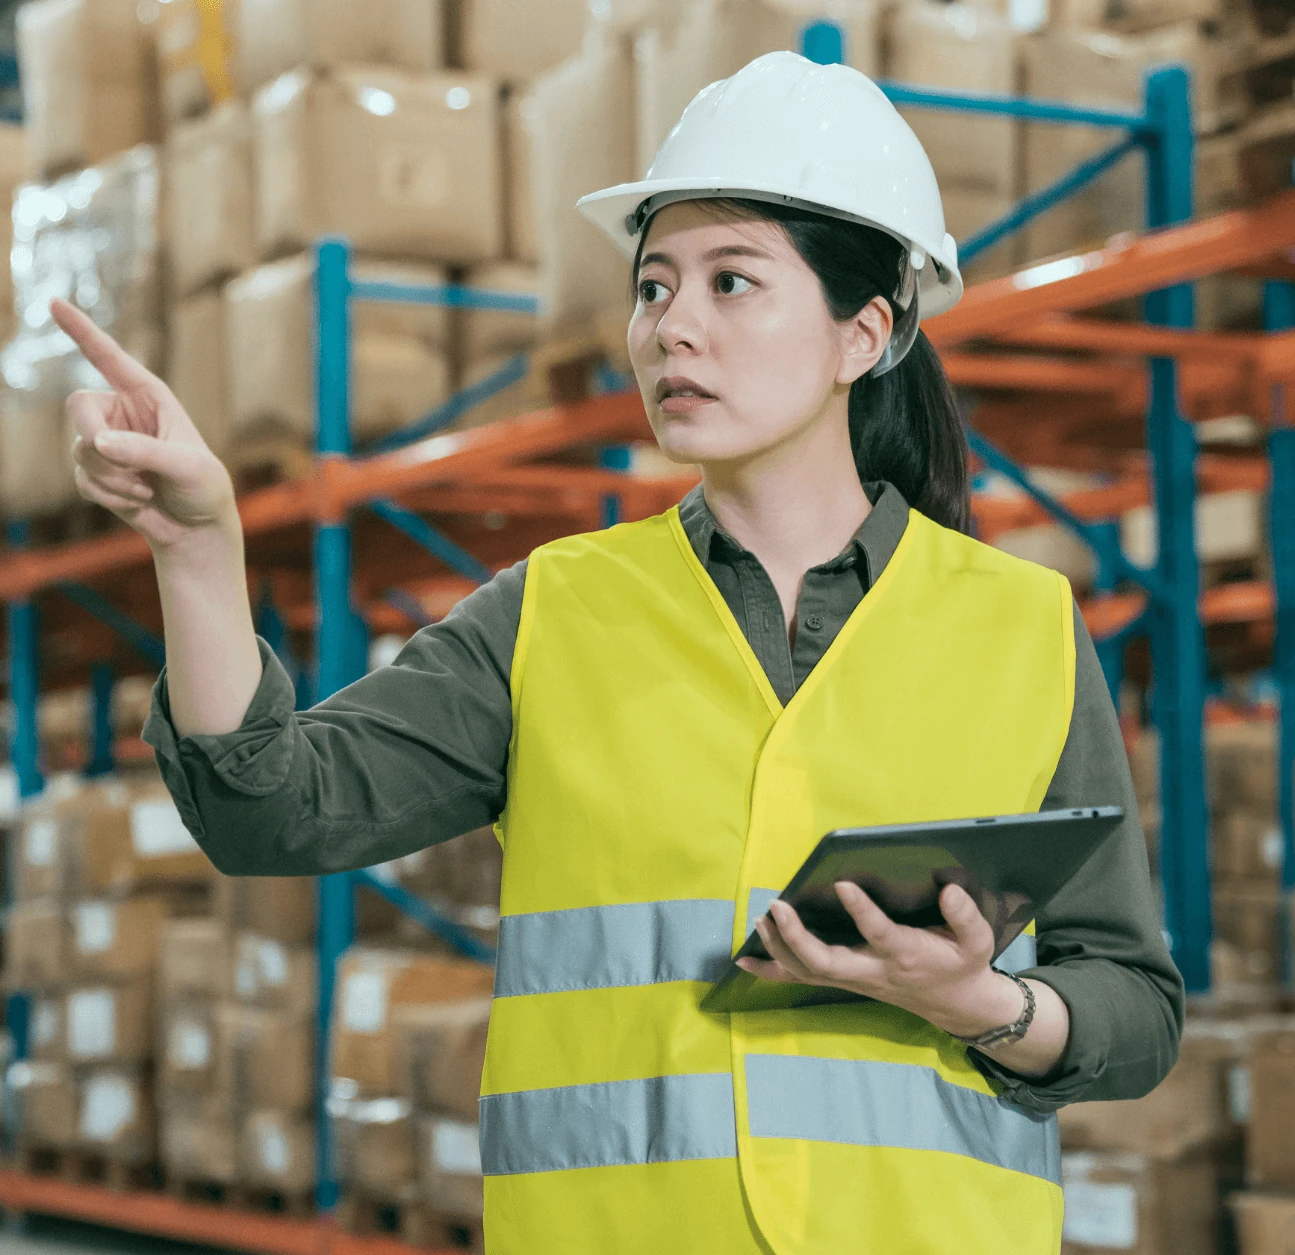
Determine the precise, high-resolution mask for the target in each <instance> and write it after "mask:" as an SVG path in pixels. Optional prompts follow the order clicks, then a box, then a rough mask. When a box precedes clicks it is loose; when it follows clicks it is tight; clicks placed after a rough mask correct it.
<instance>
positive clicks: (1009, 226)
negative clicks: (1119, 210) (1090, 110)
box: [958, 137, 1139, 266]
mask: <svg viewBox="0 0 1295 1255" xmlns="http://www.w3.org/2000/svg"><path fill="white" fill-rule="evenodd" d="M1138 143H1139V141H1138V140H1137V139H1135V138H1133V137H1129V138H1126V139H1122V140H1120V142H1119V143H1118V144H1113V145H1112V146H1111V147H1110V148H1107V149H1104V150H1103V151H1102V152H1100V153H1097V154H1096V155H1095V156H1092V157H1089V158H1088V160H1087V161H1082V162H1080V163H1079V165H1077V166H1076V167H1075V168H1074V169H1073V170H1070V171H1069V172H1068V173H1066V174H1063V175H1062V176H1061V178H1059V179H1057V181H1056V182H1055V183H1050V184H1049V185H1048V186H1047V187H1045V188H1041V189H1040V190H1039V191H1037V192H1035V193H1033V195H1030V196H1026V197H1025V198H1024V199H1022V200H1020V201H1018V202H1017V204H1015V205H1014V206H1013V207H1012V208H1011V209H1009V210H1008V211H1007V213H1005V214H1004V215H1003V216H1002V217H1001V218H998V219H997V220H995V221H994V222H991V223H990V224H989V225H988V226H985V227H981V229H980V230H979V231H977V232H976V233H975V234H974V235H972V236H969V237H968V238H967V239H966V240H963V241H962V242H961V243H959V245H958V264H959V265H961V266H965V265H966V264H967V263H968V262H970V261H971V260H972V259H973V258H975V257H977V256H979V255H980V254H981V253H983V252H985V251H986V249H990V248H993V247H994V245H995V244H997V243H998V242H999V240H1001V239H1002V238H1003V237H1004V236H1006V235H1010V234H1011V233H1012V232H1013V231H1019V230H1020V229H1021V227H1023V226H1024V225H1025V224H1026V223H1027V222H1030V221H1032V220H1033V219H1034V218H1037V217H1038V216H1039V215H1040V214H1041V213H1045V212H1046V211H1047V210H1049V209H1051V208H1052V207H1053V205H1056V204H1059V203H1060V202H1061V201H1063V200H1065V199H1066V198H1067V197H1068V196H1073V195H1074V194H1075V193H1076V192H1077V191H1079V189H1080V188H1082V187H1084V186H1086V185H1087V184H1089V183H1091V182H1092V181H1093V180H1094V179H1096V178H1098V177H1100V176H1101V175H1102V174H1104V173H1105V172H1106V171H1107V170H1109V169H1110V168H1111V166H1113V165H1115V164H1116V163H1117V162H1118V161H1120V160H1122V159H1123V158H1124V157H1125V156H1127V155H1128V154H1129V153H1130V152H1131V151H1132V150H1133V149H1134V148H1136V147H1137V146H1138Z"/></svg>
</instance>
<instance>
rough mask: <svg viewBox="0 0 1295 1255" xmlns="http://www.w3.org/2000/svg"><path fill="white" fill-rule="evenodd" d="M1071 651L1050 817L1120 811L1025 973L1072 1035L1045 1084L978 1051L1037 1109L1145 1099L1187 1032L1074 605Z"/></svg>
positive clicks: (1133, 814) (1049, 918)
mask: <svg viewBox="0 0 1295 1255" xmlns="http://www.w3.org/2000/svg"><path fill="white" fill-rule="evenodd" d="M1075 647H1076V648H1075V653H1076V661H1075V705H1074V713H1073V715H1072V717H1071V723H1070V732H1069V735H1068V737H1067V740H1066V745H1065V748H1064V750H1063V751H1062V754H1061V759H1060V761H1059V762H1058V764H1057V770H1056V772H1055V774H1054V776H1053V779H1052V784H1051V787H1050V788H1049V790H1048V794H1047V797H1046V798H1045V800H1044V803H1043V809H1045V810H1046V809H1053V808H1063V807H1072V806H1107V805H1110V806H1122V807H1123V808H1124V820H1123V822H1122V823H1121V824H1120V826H1119V828H1118V829H1117V830H1116V831H1115V832H1114V833H1113V834H1112V835H1111V837H1110V839H1109V840H1108V841H1106V843H1105V844H1104V845H1103V847H1102V848H1101V850H1100V851H1099V852H1098V853H1097V854H1095V855H1094V856H1093V858H1092V859H1090V860H1089V862H1088V863H1087V865H1086V866H1085V867H1084V868H1083V869H1082V870H1081V871H1080V872H1079V874H1078V875H1077V876H1075V877H1074V879H1073V880H1071V881H1070V883H1069V884H1068V885H1066V887H1065V888H1064V889H1063V890H1062V891H1061V893H1059V894H1058V895H1057V897H1056V898H1054V899H1053V901H1052V902H1051V903H1049V905H1048V906H1047V907H1046V908H1045V909H1044V910H1041V911H1040V912H1039V918H1038V920H1037V921H1036V926H1037V929H1038V961H1039V966H1038V967H1035V968H1031V969H1030V970H1028V971H1025V972H1021V973H1020V975H1022V976H1027V977H1029V978H1031V979H1032V980H1037V981H1040V982H1041V983H1043V984H1046V985H1050V986H1051V987H1052V988H1053V989H1055V990H1056V992H1057V993H1058V994H1059V995H1060V997H1061V999H1062V1001H1063V1002H1065V1004H1066V1007H1067V1009H1068V1010H1069V1012H1070V1039H1069V1042H1068V1043H1067V1046H1066V1050H1065V1054H1064V1055H1063V1056H1062V1059H1061V1062H1060V1063H1059V1064H1058V1066H1057V1068H1056V1069H1055V1070H1054V1071H1053V1072H1052V1073H1051V1074H1050V1075H1049V1076H1046V1077H1044V1078H1043V1079H1041V1080H1031V1079H1028V1078H1025V1077H1021V1076H1019V1075H1017V1074H1016V1073H1014V1072H1011V1071H1009V1070H1008V1069H1006V1068H1004V1067H1002V1066H1001V1065H1000V1064H998V1063H996V1062H995V1061H994V1060H992V1059H989V1058H987V1057H986V1056H984V1055H982V1054H979V1053H978V1052H975V1051H973V1052H972V1058H973V1059H974V1060H975V1062H976V1065H977V1066H978V1067H979V1068H980V1069H981V1070H982V1071H983V1072H985V1073H986V1074H987V1075H989V1076H991V1077H993V1078H994V1079H995V1080H997V1081H998V1082H999V1083H1000V1084H1001V1085H1002V1087H1003V1092H1004V1094H1005V1095H1006V1096H1007V1097H1008V1098H1010V1099H1012V1100H1013V1101H1014V1102H1016V1103H1018V1104H1020V1105H1021V1106H1023V1107H1026V1108H1028V1109H1030V1110H1032V1111H1039V1112H1050V1111H1055V1110H1056V1109H1057V1108H1058V1107H1062V1106H1065V1105H1066V1104H1067V1103H1072V1102H1081V1101H1085V1100H1087V1101H1093V1100H1097V1099H1114V1098H1139V1097H1141V1096H1142V1095H1143V1094H1146V1093H1148V1092H1149V1091H1150V1090H1152V1089H1154V1088H1155V1087H1156V1085H1158V1084H1159V1083H1160V1081H1161V1080H1163V1079H1164V1077H1165V1075H1166V1074H1167V1073H1168V1071H1169V1069H1170V1068H1171V1067H1172V1066H1173V1064H1174V1060H1175V1059H1176V1058H1177V1057H1178V1040H1179V1036H1180V1034H1181V1032H1182V1026H1183V1010H1184V996H1183V983H1182V978H1181V977H1180V976H1179V974H1178V969H1177V968H1176V967H1175V966H1174V963H1173V960H1172V959H1171V958H1170V957H1169V951H1168V948H1167V947H1166V945H1165V941H1164V936H1163V934H1162V932H1161V927H1160V912H1159V909H1158V906H1157V902H1156V897H1155V894H1154V892H1153V890H1152V885H1151V873H1150V868H1149V864H1148V860H1147V850H1146V842H1145V840H1144V838H1143V835H1142V826H1141V824H1140V822H1139V820H1138V806H1137V800H1136V798H1135V796H1134V791H1133V781H1132V778H1131V776H1130V773H1129V764H1128V757H1127V755H1126V754H1125V750H1124V742H1123V738H1122V736H1121V733H1120V726H1119V720H1118V718H1117V716H1116V713H1115V707H1114V705H1113V704H1112V702H1111V698H1110V693H1109V691H1108V690H1107V687H1106V683H1105V679H1104V677H1103V675H1102V670H1101V666H1100V664H1099V662H1098V659H1097V651H1096V650H1095V649H1094V647H1093V642H1092V638H1091V637H1090V636H1089V634H1088V630H1087V628H1086V627H1085V626H1084V622H1083V620H1082V618H1080V616H1079V613H1078V609H1076V611H1075Z"/></svg>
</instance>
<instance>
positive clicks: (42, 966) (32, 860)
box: [5, 779, 211, 1164]
mask: <svg viewBox="0 0 1295 1255" xmlns="http://www.w3.org/2000/svg"><path fill="white" fill-rule="evenodd" d="M12 865H13V869H14V880H15V884H14V896H15V904H14V906H13V907H12V908H11V910H10V912H9V917H8V921H7V926H6V965H5V978H6V984H7V985H8V987H9V988H11V989H17V990H22V991H24V992H30V993H31V994H32V996H33V1004H32V1033H31V1038H32V1041H31V1059H32V1065H31V1069H29V1070H28V1072H27V1073H24V1074H22V1077H21V1079H22V1080H23V1081H24V1089H25V1092H26V1093H27V1095H28V1098H29V1101H26V1103H25V1106H24V1109H23V1119H22V1125H21V1140H22V1144H23V1146H24V1148H26V1149H27V1150H31V1151H35V1150H55V1151H83V1152H88V1153H95V1154H98V1155H101V1156H102V1157H103V1158H104V1159H106V1160H109V1161H114V1162H118V1163H129V1164H141V1163H147V1162H151V1161H152V1158H153V1154H154V1138H155V1132H154V1120H153V1104H152V1089H153V1060H154V1053H153V1015H154V1006H155V1005H156V1002H155V999H156V980H155V976H156V961H157V955H158V953H159V941H160V937H161V935H162V933H163V930H164V929H165V927H166V926H167V923H168V921H170V920H173V919H176V918H181V917H186V916H190V915H193V914H195V913H199V912H201V911H203V910H205V909H206V898H207V892H208V885H209V883H210V877H211V865H210V863H208V861H207V859H206V857H205V856H204V855H203V854H202V853H201V851H199V849H198V848H197V846H196V844H195V843H194V841H193V838H192V837H191V836H190V835H189V833H188V832H187V831H186V829H185V828H184V826H183V824H182V823H181V821H180V818H179V815H178V813H177V812H176V810H175V807H174V805H173V804H172V802H171V800H170V798H169V797H168V796H167V795H166V793H165V791H164V789H163V788H162V786H161V782H160V781H158V780H156V779H149V780H147V781H146V782H143V783H138V784H131V785H128V784H125V783H123V782H121V781H117V780H114V781H109V782H106V783H96V784H94V785H87V786H85V787H83V788H81V789H79V790H78V791H76V792H75V793H74V794H72V795H71V796H68V797H66V798H64V799H62V800H58V801H54V800H50V801H45V802H38V803H34V804H32V805H31V806H29V807H27V808H26V809H25V810H24V812H23V813H22V816H21V818H20V821H19V823H18V825H17V827H16V829H15V842H14V851H13V859H12Z"/></svg>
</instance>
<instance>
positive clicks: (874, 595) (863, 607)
mask: <svg viewBox="0 0 1295 1255" xmlns="http://www.w3.org/2000/svg"><path fill="white" fill-rule="evenodd" d="M913 514H914V511H913V510H912V508H911V507H910V508H909V518H908V525H907V526H906V527H905V528H904V534H903V535H902V536H901V537H900V539H899V544H898V545H896V547H895V552H894V553H893V554H892V555H891V558H890V561H889V562H887V563H886V565H885V567H884V568H883V570H882V571H881V573H880V575H878V577H877V579H876V580H875V582H874V583H873V584H872V586H871V588H870V589H869V590H868V591H867V592H866V593H865V594H864V596H863V598H862V600H861V601H860V602H859V604H858V605H857V606H856V607H855V608H854V610H853V611H852V612H851V614H850V617H849V618H848V619H847V620H846V621H845V623H844V625H843V626H842V628H841V630H840V631H839V632H838V633H837V634H836V639H835V640H834V641H833V642H832V643H831V644H830V645H829V646H828V647H827V649H826V650H825V651H824V653H823V656H822V658H820V659H819V661H818V664H817V665H816V666H815V667H814V669H813V670H812V671H811V672H810V673H809V674H808V675H807V676H806V677H805V680H804V682H803V683H802V684H801V685H800V687H799V688H798V689H797V690H796V691H795V692H794V693H793V694H792V696H791V700H790V701H788V702H787V704H786V705H785V706H784V705H783V704H782V702H781V700H780V699H779V697H778V694H777V693H776V692H775V691H774V687H773V684H772V683H771V682H770V680H769V676H768V674H767V673H766V672H765V669H764V667H763V666H761V665H760V660H759V659H758V658H757V657H756V655H755V650H753V649H752V648H751V642H750V641H748V640H747V638H746V636H745V634H744V633H743V631H742V628H741V626H740V625H739V624H738V622H737V619H736V618H734V616H733V612H732V610H730V609H729V606H728V603H727V602H726V601H725V600H724V596H723V594H722V593H721V592H720V591H719V589H718V587H716V584H715V581H714V580H713V579H712V578H711V576H710V573H709V572H708V571H707V570H706V568H705V567H704V566H703V565H702V563H701V559H700V558H698V557H697V552H696V550H695V549H694V548H693V547H692V543H691V542H690V541H689V539H688V534H687V532H685V531H684V527H683V523H682V521H681V520H680V518H679V507H678V506H673V507H671V509H670V511H669V512H668V514H667V516H666V517H667V519H668V520H669V523H670V532H671V535H673V536H674V539H675V544H676V545H677V546H678V548H679V552H680V554H681V555H682V556H683V560H684V564H685V565H686V566H687V567H688V569H689V570H690V571H691V572H692V573H693V576H694V577H695V578H696V580H697V582H698V583H699V584H700V585H701V588H702V591H703V592H704V593H705V594H706V598H707V600H708V601H709V602H710V604H711V607H712V609H713V610H714V611H715V614H716V616H717V617H718V618H719V621H720V622H721V623H722V624H723V625H724V630H725V631H726V632H727V633H728V637H729V639H730V640H731V641H732V642H733V645H734V648H736V650H737V652H738V654H739V655H740V656H741V658H742V660H743V662H745V663H746V667H747V670H748V671H749V672H750V673H751V676H752V678H753V679H754V680H755V684H756V687H757V688H758V689H759V690H760V694H761V696H762V697H763V698H764V700H765V703H766V705H767V706H768V707H769V710H770V712H771V713H772V714H773V716H774V721H775V723H777V722H778V721H780V720H781V718H782V716H783V715H784V714H785V713H786V712H787V711H788V710H791V709H792V708H793V707H795V706H796V705H797V704H798V703H800V702H801V701H802V695H803V694H805V693H807V691H811V690H812V689H813V688H814V687H815V686H816V685H817V684H818V683H820V682H821V678H822V673H823V672H824V671H826V670H828V669H829V668H830V667H831V664H832V662H833V660H834V659H835V657H836V656H837V655H838V654H839V653H840V652H841V651H842V650H843V649H844V648H845V647H846V644H847V643H848V642H849V640H850V638H851V637H853V636H854V634H855V633H856V632H857V631H858V627H859V624H860V623H861V622H862V621H863V619H864V618H866V617H867V616H868V615H869V614H870V613H871V611H872V609H873V607H875V606H876V604H877V600H878V598H879V596H880V595H881V594H883V593H884V592H885V591H886V589H887V588H888V587H889V586H890V584H891V583H893V581H894V578H895V573H896V571H897V569H898V568H899V567H900V565H901V564H902V563H903V560H904V558H905V556H906V555H907V553H908V551H909V549H911V548H912V545H911V543H910V542H911V538H912V535H913V530H914V529H913V526H912V522H913Z"/></svg>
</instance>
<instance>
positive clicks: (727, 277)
mask: <svg viewBox="0 0 1295 1255" xmlns="http://www.w3.org/2000/svg"><path fill="white" fill-rule="evenodd" d="M753 286H754V285H753V284H752V282H751V280H750V279H745V278H743V277H742V276H741V275H737V274H734V273H733V272H732V271H731V270H721V271H720V272H719V274H717V275H716V276H715V290H716V291H717V292H719V293H720V295H721V296H741V295H742V293H743V292H749V291H750V290H751V288H752V287H753Z"/></svg>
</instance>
